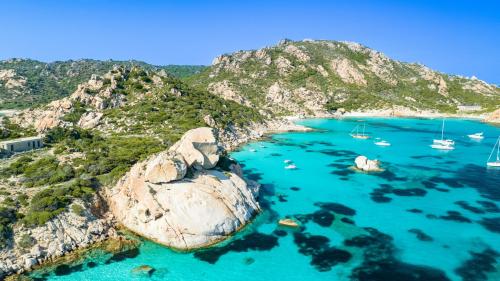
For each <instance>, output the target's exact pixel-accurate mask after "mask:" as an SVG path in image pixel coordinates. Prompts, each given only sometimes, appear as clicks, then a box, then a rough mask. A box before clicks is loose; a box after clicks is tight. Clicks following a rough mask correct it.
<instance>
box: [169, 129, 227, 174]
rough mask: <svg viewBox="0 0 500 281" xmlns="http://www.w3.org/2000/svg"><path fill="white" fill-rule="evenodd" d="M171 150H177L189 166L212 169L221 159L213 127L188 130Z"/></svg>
mask: <svg viewBox="0 0 500 281" xmlns="http://www.w3.org/2000/svg"><path fill="white" fill-rule="evenodd" d="M169 151H171V152H176V153H178V154H180V155H182V157H184V160H185V161H186V163H187V165H188V166H193V167H194V168H197V169H200V168H201V169H211V168H213V167H215V165H217V161H219V145H218V144H217V139H216V137H215V135H214V132H213V130H212V129H211V128H207V127H203V128H197V129H193V130H190V131H188V132H186V133H185V134H184V135H183V136H182V138H181V139H180V140H179V141H178V142H177V143H175V144H174V145H173V146H172V147H171V148H170V149H169Z"/></svg>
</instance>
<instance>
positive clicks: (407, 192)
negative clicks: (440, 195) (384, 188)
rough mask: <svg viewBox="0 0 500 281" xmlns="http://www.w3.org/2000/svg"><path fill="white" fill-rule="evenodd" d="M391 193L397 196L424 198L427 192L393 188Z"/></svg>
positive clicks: (417, 189) (415, 189) (419, 189)
mask: <svg viewBox="0 0 500 281" xmlns="http://www.w3.org/2000/svg"><path fill="white" fill-rule="evenodd" d="M392 193H394V194H395V195H397V196H419V197H422V196H425V195H426V194H427V191H425V190H424V189H421V188H406V189H401V188H395V189H393V190H392Z"/></svg>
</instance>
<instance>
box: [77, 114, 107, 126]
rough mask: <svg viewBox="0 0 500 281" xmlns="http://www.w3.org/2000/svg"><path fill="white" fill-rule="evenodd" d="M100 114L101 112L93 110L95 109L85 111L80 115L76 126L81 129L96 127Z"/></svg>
mask: <svg viewBox="0 0 500 281" xmlns="http://www.w3.org/2000/svg"><path fill="white" fill-rule="evenodd" d="M102 116H103V113H102V112H95V111H90V112H86V113H84V114H83V115H82V116H81V117H80V120H79V121H78V126H80V127H82V128H83V129H92V128H95V127H97V125H99V122H100V121H101V118H102Z"/></svg>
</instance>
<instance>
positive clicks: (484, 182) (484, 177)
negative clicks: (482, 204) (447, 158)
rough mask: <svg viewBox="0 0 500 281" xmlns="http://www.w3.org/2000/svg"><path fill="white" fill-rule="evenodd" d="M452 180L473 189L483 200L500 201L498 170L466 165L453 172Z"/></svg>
mask: <svg viewBox="0 0 500 281" xmlns="http://www.w3.org/2000/svg"><path fill="white" fill-rule="evenodd" d="M453 179H454V180H455V181H457V182H460V183H462V184H463V185H467V186H470V187H472V188H475V189H476V190H477V191H478V192H479V193H480V194H481V196H483V197H484V198H487V199H490V200H495V201H500V188H498V183H499V182H500V171H499V170H488V169H486V167H484V166H479V165H475V164H467V165H465V166H463V167H462V168H461V169H459V170H457V171H456V172H455V176H454V178H453Z"/></svg>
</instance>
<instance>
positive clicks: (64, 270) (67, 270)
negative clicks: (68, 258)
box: [54, 264, 83, 276]
mask: <svg viewBox="0 0 500 281" xmlns="http://www.w3.org/2000/svg"><path fill="white" fill-rule="evenodd" d="M82 269H83V265H82V264H78V265H73V266H70V265H67V264H61V265H59V266H57V267H56V268H55V269H54V274H55V275H56V276H64V275H69V274H71V273H74V272H77V271H81V270H82Z"/></svg>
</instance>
